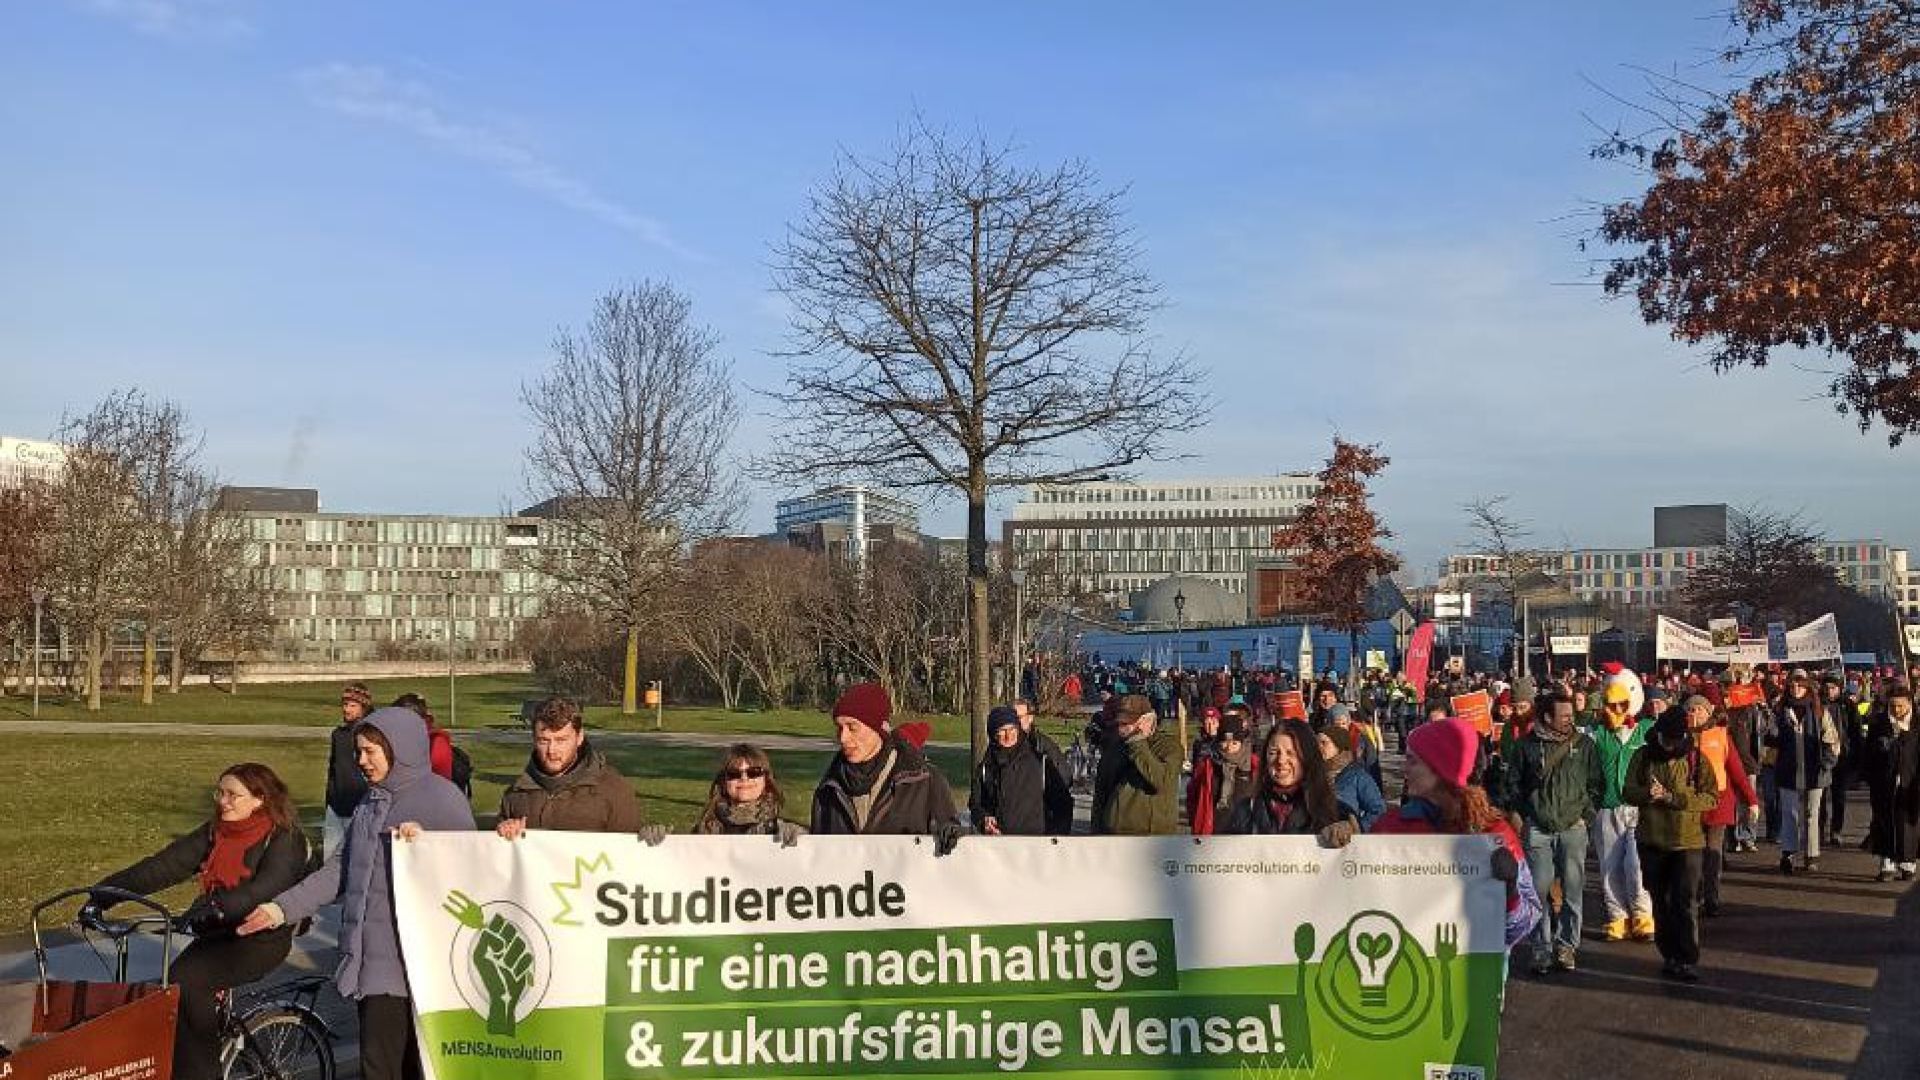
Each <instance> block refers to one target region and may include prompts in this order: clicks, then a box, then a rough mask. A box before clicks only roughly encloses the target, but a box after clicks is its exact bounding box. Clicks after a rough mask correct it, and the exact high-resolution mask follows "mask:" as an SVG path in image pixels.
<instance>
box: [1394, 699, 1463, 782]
mask: <svg viewBox="0 0 1920 1080" xmlns="http://www.w3.org/2000/svg"><path fill="white" fill-rule="evenodd" d="M1407 750H1408V752H1410V753H1411V754H1413V756H1415V757H1417V758H1419V759H1420V760H1421V761H1422V762H1424V763H1425V764H1426V766H1427V768H1429V769H1432V770H1433V771H1434V773H1435V775H1437V776H1439V777H1440V779H1442V780H1444V781H1446V782H1447V783H1448V784H1450V785H1452V786H1454V787H1457V788H1463V787H1466V786H1467V781H1468V780H1470V779H1472V777H1473V762H1474V758H1475V757H1477V756H1478V755H1479V750H1480V735H1479V733H1478V732H1476V731H1474V729H1473V725H1472V724H1470V723H1468V722H1466V721H1465V720H1462V719H1460V718H1459V717H1457V716H1449V717H1447V718H1446V719H1445V720H1429V721H1427V722H1426V723H1424V724H1421V725H1420V726H1419V727H1417V728H1414V729H1413V730H1412V731H1410V732H1408V733H1407Z"/></svg>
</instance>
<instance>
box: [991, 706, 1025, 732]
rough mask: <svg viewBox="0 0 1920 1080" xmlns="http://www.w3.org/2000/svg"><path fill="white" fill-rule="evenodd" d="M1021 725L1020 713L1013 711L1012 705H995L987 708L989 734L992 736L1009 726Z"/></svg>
mask: <svg viewBox="0 0 1920 1080" xmlns="http://www.w3.org/2000/svg"><path fill="white" fill-rule="evenodd" d="M1009 725H1011V726H1013V727H1019V726H1020V714H1019V713H1017V712H1014V711H1013V707H1012V706H1011V705H995V706H994V707H993V708H991V709H989V710H987V734H988V735H989V736H991V735H992V734H993V733H994V732H996V731H999V730H1000V729H1001V728H1003V727H1007V726H1009Z"/></svg>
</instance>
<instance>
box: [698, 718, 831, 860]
mask: <svg viewBox="0 0 1920 1080" xmlns="http://www.w3.org/2000/svg"><path fill="white" fill-rule="evenodd" d="M785 809H786V796H784V795H782V794H781V793H780V781H779V779H778V778H777V777H775V776H774V775H773V759H771V758H769V757H768V756H767V752H766V751H765V750H762V749H760V748H759V747H757V746H755V745H753V744H752V743H734V744H733V745H732V746H729V747H727V754H726V756H725V757H724V758H722V759H721V760H720V770H719V771H718V772H716V773H714V775H713V786H711V787H709V788H708V789H707V805H706V808H705V809H704V810H702V811H701V812H700V820H699V821H698V822H696V823H695V824H694V826H693V831H694V833H695V834H696V835H700V836H771V837H773V838H774V839H775V840H778V841H779V842H780V845H781V846H782V847H792V846H793V845H794V843H795V842H796V841H798V840H799V839H800V837H801V836H802V835H804V834H805V833H806V831H807V830H805V829H803V828H801V827H800V826H799V825H798V824H796V823H795V822H791V821H788V820H787V819H786V818H783V817H781V816H780V814H781V811H783V810H785Z"/></svg>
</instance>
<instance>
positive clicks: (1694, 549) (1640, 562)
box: [1440, 504, 1904, 606]
mask: <svg viewBox="0 0 1920 1080" xmlns="http://www.w3.org/2000/svg"><path fill="white" fill-rule="evenodd" d="M1730 513H1731V512H1730V511H1729V510H1728V508H1727V507H1726V506H1725V505H1724V504H1713V505H1711V506H1678V507H1655V508H1654V520H1655V530H1654V536H1655V543H1654V545H1653V546H1652V547H1644V548H1573V549H1568V550H1558V551H1543V552H1537V553H1535V558H1536V560H1537V565H1536V566H1535V569H1538V570H1539V571H1540V572H1541V573H1544V574H1546V575H1547V576H1548V577H1551V578H1554V579H1556V580H1557V581H1559V582H1560V584H1562V585H1563V586H1564V587H1565V588H1566V589H1567V590H1568V591H1570V592H1572V593H1573V594H1574V595H1575V596H1577V597H1579V598H1580V599H1582V600H1586V601H1595V600H1597V601H1603V602H1606V603H1613V604H1632V605H1643V606H1659V605H1663V604H1668V603H1672V602H1673V601H1674V600H1676V599H1677V596H1678V593H1679V591H1680V589H1681V587H1682V586H1683V585H1685V584H1686V580H1687V575H1688V574H1690V573H1692V572H1693V570H1694V568H1695V567H1698V566H1700V565H1702V564H1704V563H1705V562H1706V561H1707V560H1708V559H1710V558H1712V556H1713V553H1714V552H1715V551H1716V550H1717V549H1718V548H1719V547H1721V546H1722V545H1723V544H1724V542H1725V540H1726V537H1727V520H1728V517H1729V515H1730ZM1661 540H1667V541H1676V540H1687V541H1693V542H1690V543H1664V544H1663V543H1661V542H1660V541H1661ZM1818 552H1819V555H1820V557H1821V559H1823V560H1824V561H1825V562H1827V563H1828V564H1830V565H1831V566H1833V568H1834V569H1835V570H1836V571H1838V572H1839V576H1840V580H1841V581H1843V582H1845V583H1846V584H1848V585H1851V586H1853V587H1854V588H1855V589H1858V590H1859V591H1860V592H1862V593H1864V594H1865V595H1867V596H1871V597H1875V598H1878V599H1883V600H1889V601H1895V600H1896V599H1897V595H1898V593H1899V591H1900V588H1901V585H1900V581H1901V574H1900V573H1899V572H1898V571H1896V568H1895V566H1896V563H1895V553H1896V552H1902V549H1900V548H1896V547H1892V546H1890V545H1889V544H1888V543H1887V542H1886V541H1885V540H1882V539H1877V538H1876V539H1865V540H1825V541H1822V542H1821V543H1820V545H1819V548H1818ZM1902 558H1903V559H1904V553H1903V554H1902ZM1504 573H1505V567H1504V566H1503V565H1502V562H1501V560H1500V558H1499V557H1498V556H1494V555H1485V554H1470V555H1449V556H1448V557H1447V558H1446V559H1445V560H1443V561H1442V564H1441V567H1440V580H1441V585H1442V587H1443V588H1446V589H1449V590H1452V589H1462V588H1466V589H1470V588H1472V587H1473V586H1474V585H1476V584H1479V583H1485V582H1489V581H1492V580H1497V579H1499V578H1501V577H1502V575H1503V574H1504Z"/></svg>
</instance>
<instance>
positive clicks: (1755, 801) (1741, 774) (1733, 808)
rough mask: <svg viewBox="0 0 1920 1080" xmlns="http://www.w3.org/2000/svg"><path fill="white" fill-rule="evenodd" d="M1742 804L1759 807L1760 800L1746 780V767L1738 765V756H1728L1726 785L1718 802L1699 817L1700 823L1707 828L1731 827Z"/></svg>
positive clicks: (1750, 783)
mask: <svg viewBox="0 0 1920 1080" xmlns="http://www.w3.org/2000/svg"><path fill="white" fill-rule="evenodd" d="M1742 803H1745V804H1746V805H1748V806H1759V805H1760V800H1759V798H1757V797H1756V796H1755V795H1754V793H1753V784H1752V782H1751V781H1749V780H1748V779H1747V767H1746V766H1745V765H1742V764H1740V755H1739V754H1728V755H1727V783H1726V786H1725V787H1722V788H1721V789H1720V802H1719V804H1718V805H1716V806H1715V807H1714V808H1713V809H1711V810H1709V811H1707V812H1706V813H1704V814H1702V815H1700V823H1701V824H1702V825H1709V826H1725V825H1732V824H1733V821H1734V818H1735V816H1737V814H1738V813H1739V810H1740V805H1741V804H1742Z"/></svg>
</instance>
